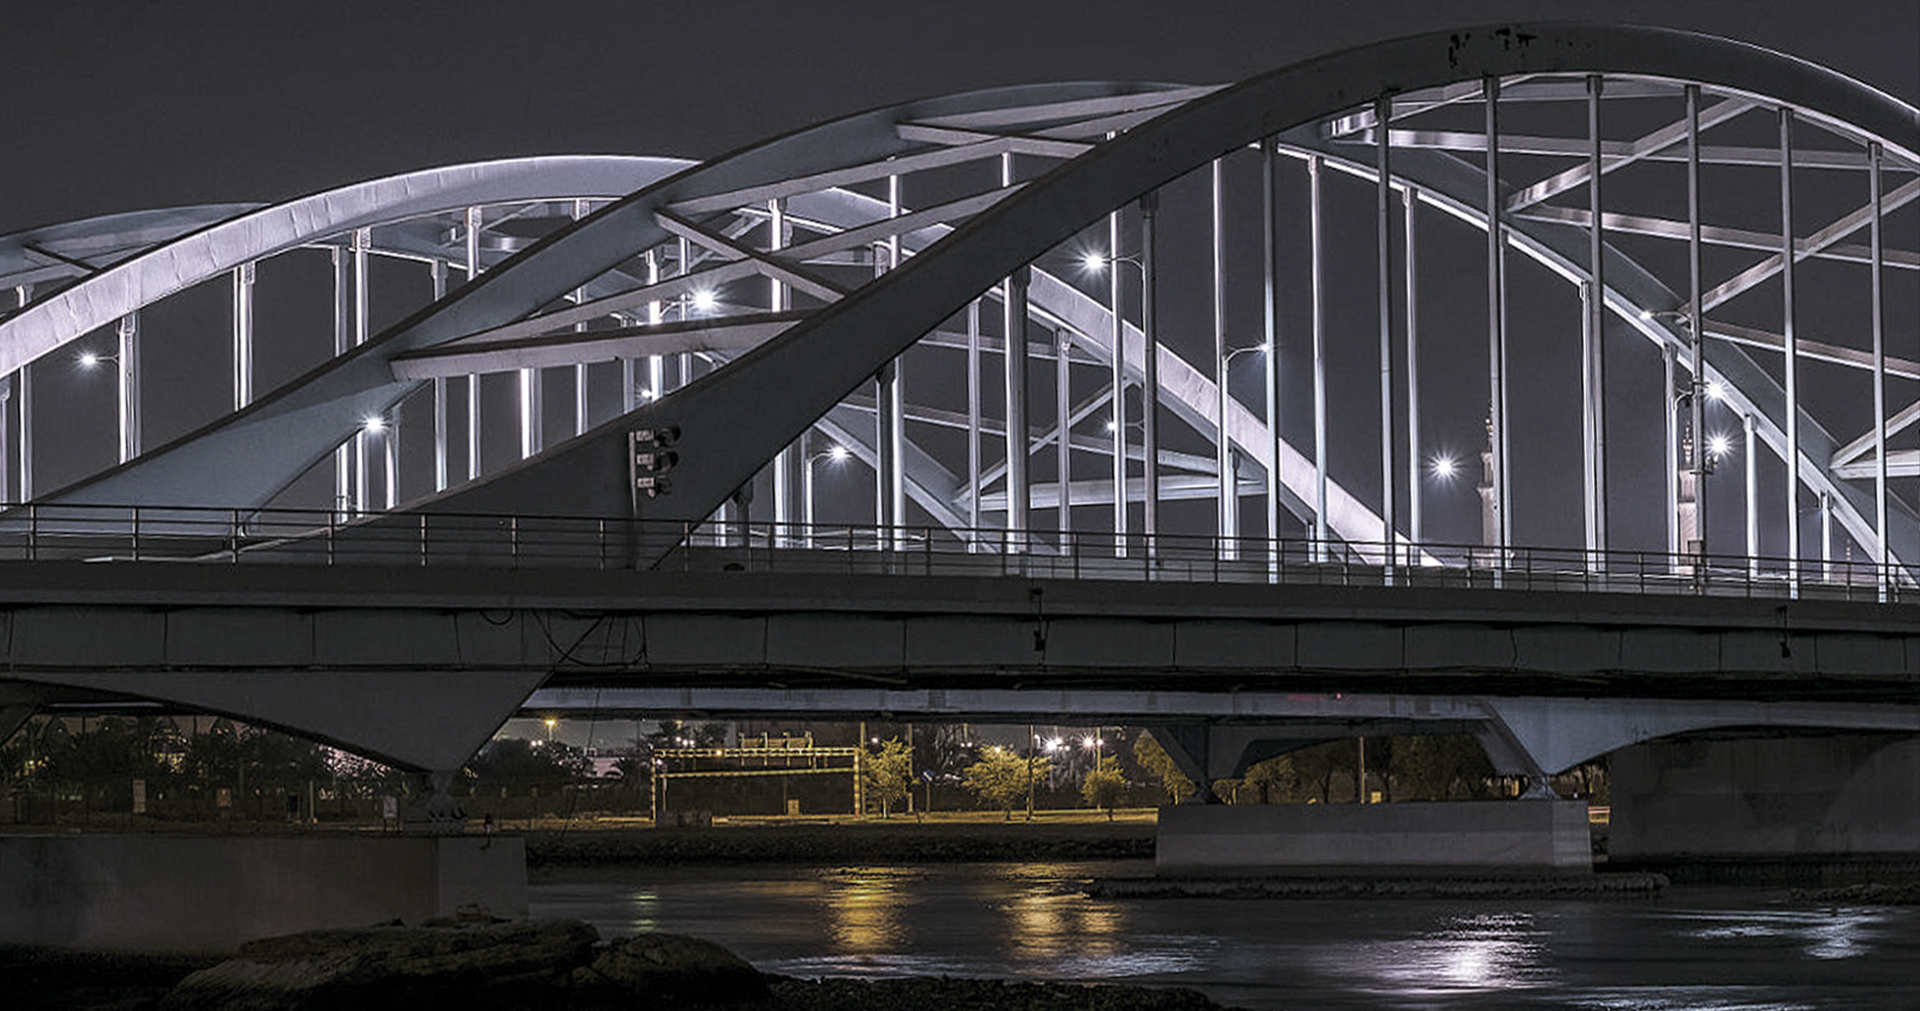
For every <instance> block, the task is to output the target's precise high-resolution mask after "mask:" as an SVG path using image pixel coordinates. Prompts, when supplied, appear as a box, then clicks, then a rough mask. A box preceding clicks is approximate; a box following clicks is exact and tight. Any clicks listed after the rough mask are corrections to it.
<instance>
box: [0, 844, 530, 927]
mask: <svg viewBox="0 0 1920 1011" xmlns="http://www.w3.org/2000/svg"><path fill="white" fill-rule="evenodd" d="M470 903H477V904H480V905H484V906H486V907H487V908H488V909H489V910H490V911H492V912H493V913H494V914H495V915H498V916H525V915H526V912H527V874H526V850H525V846H524V844H523V843H522V841H521V840H520V839H517V838H507V837H488V838H471V837H468V838H430V837H422V836H375V837H365V836H362V837H352V836H324V837H305V838H302V837H288V836H156V835H32V836H29V835H16V836H5V837H0V943H5V944H31V945H44V946H48V947H58V948H74V949H85V950H139V951H190V952H221V951H231V950H234V949H235V948H237V947H238V946H239V945H240V944H242V943H244V942H246V941H249V940H252V939H254V938H257V937H267V936H271V935H275V934H287V933H294V932H297V931H302V930H315V929H321V928H327V927H364V926H366V925H368V924H371V923H380V922H385V921H389V920H394V919H399V920H404V921H406V922H407V923H409V924H417V923H419V922H420V921H421V920H424V919H427V918H430V917H434V916H449V915H453V914H454V913H455V912H456V911H457V910H458V908H459V907H460V906H462V905H467V904H470Z"/></svg>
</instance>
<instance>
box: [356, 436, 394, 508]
mask: <svg viewBox="0 0 1920 1011" xmlns="http://www.w3.org/2000/svg"><path fill="white" fill-rule="evenodd" d="M361 427H362V428H364V429H365V430H366V432H367V434H368V435H377V436H380V441H381V448H382V449H383V450H384V452H383V453H382V454H381V456H382V458H383V459H382V468H381V469H382V474H381V478H382V480H381V483H382V484H383V485H385V488H384V489H383V491H384V497H385V499H386V507H387V511H388V512H392V511H393V507H394V506H395V505H398V504H399V501H400V494H399V492H400V423H399V422H398V421H390V420H388V419H386V418H383V417H381V416H379V415H377V414H376V415H374V416H373V417H370V418H368V419H367V420H366V421H365V422H364V423H362V426H361ZM359 477H360V482H361V484H362V485H363V487H361V488H360V489H359V490H358V499H359V503H358V504H359V506H360V509H359V511H360V512H365V511H366V498H367V494H366V488H365V487H364V485H365V483H366V478H367V476H366V473H365V469H364V468H362V471H361V473H360V475H359Z"/></svg>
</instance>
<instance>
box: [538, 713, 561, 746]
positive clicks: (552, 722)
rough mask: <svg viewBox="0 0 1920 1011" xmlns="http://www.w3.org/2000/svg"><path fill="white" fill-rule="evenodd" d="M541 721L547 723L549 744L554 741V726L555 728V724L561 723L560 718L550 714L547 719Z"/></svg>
mask: <svg viewBox="0 0 1920 1011" xmlns="http://www.w3.org/2000/svg"><path fill="white" fill-rule="evenodd" d="M541 722H542V723H545V724H546V725H547V743H548V744H552V743H553V728H554V727H555V726H557V725H558V724H559V723H560V721H559V720H558V719H557V718H555V717H552V716H549V717H547V718H546V719H544V720H542V721H541Z"/></svg>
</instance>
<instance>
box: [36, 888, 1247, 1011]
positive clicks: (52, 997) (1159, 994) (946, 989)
mask: <svg viewBox="0 0 1920 1011" xmlns="http://www.w3.org/2000/svg"><path fill="white" fill-rule="evenodd" d="M0 1006H5V1007H7V1008H9V1009H10V1011H41V1009H48V1011H52V1009H56V1008H57V1009H60V1011H417V1009H419V1008H434V1007H458V1008H460V1009H462V1011H616V1009H618V1011H668V1009H681V1008H700V1009H711V1011H892V1009H897V1008H902V1007H912V1008H917V1009H919V1011H1225V1009H1222V1008H1221V1006H1220V1005H1218V1004H1215V1003H1214V1002H1212V1001H1211V1000H1208V999H1207V998H1206V997H1205V996H1203V995H1201V994H1199V993H1197V992H1195V991H1192V990H1183V989H1156V988H1151V987H1139V986H1122V985H1114V984H1095V985H1083V984H1073V983H1029V982H1009V981H1003V980H983V979H948V978H938V979H930V978H908V979H884V980H854V979H819V980H810V979H795V978H792V977H786V976H777V975H772V974H768V973H762V972H760V971H758V970H756V969H754V968H753V966H751V965H749V964H748V963H747V962H746V961H744V960H742V959H741V958H740V957H739V956H737V955H735V954H733V953H732V952H731V951H728V950H727V949H725V948H723V947H721V946H720V945H717V944H714V943H712V942H710V941H704V940H701V939H699V938H692V937H683V936H680V935H675V934H663V933H642V934H636V935H633V936H630V937H621V938H614V939H613V940H611V941H606V942H603V941H601V939H600V937H599V934H598V932H597V931H596V930H595V929H594V928H593V927H592V926H591V925H589V924H586V923H582V922H579V921H577V920H515V921H506V920H498V919H495V918H494V917H492V916H489V915H487V914H486V913H485V911H484V910H480V909H468V910H463V912H462V915H461V916H460V917H457V918H448V919H442V920H430V921H428V922H426V923H424V924H421V925H419V926H412V927H409V926H405V925H402V924H388V925H381V926H374V927H367V928H362V929H353V930H317V931H308V932H306V933H301V934H292V935H287V936H284V937H272V938H265V939H262V940H259V941H253V942H250V943H248V944H246V945H243V946H242V947H241V949H240V951H239V952H238V953H237V954H236V955H235V956H234V957H232V958H228V959H224V960H218V961H215V960H212V959H204V958H201V959H196V958H186V957H180V956H138V955H84V954H77V953H66V952H51V951H46V950H44V949H22V948H0Z"/></svg>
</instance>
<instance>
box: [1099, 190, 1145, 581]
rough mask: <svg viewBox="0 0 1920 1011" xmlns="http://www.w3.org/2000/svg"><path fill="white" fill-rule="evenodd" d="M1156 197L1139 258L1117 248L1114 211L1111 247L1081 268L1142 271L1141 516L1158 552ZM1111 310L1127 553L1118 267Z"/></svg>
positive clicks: (1116, 477)
mask: <svg viewBox="0 0 1920 1011" xmlns="http://www.w3.org/2000/svg"><path fill="white" fill-rule="evenodd" d="M1153 207H1154V202H1153V201H1152V199H1151V198H1143V201H1142V204H1141V209H1142V212H1143V215H1144V216H1143V217H1142V219H1141V225H1140V227H1141V253H1140V255H1139V256H1138V257H1133V256H1121V255H1118V254H1117V253H1115V252H1112V250H1115V249H1118V248H1119V245H1120V226H1119V217H1118V215H1117V214H1116V215H1109V216H1108V219H1107V221H1108V224H1107V242H1108V246H1109V249H1108V250H1099V249H1090V250H1087V251H1086V252H1085V253H1084V254H1082V256H1081V258H1080V267H1081V269H1082V270H1083V271H1084V272H1086V273H1089V274H1096V275H1097V274H1101V273H1104V272H1105V271H1106V269H1107V265H1108V264H1112V263H1131V264H1133V265H1134V267H1136V268H1138V269H1139V271H1140V333H1141V336H1142V337H1143V338H1145V345H1146V346H1145V349H1144V353H1143V355H1142V358H1141V370H1140V371H1141V376H1140V379H1141V382H1140V414H1141V418H1140V449H1141V454H1140V457H1141V477H1143V478H1144V479H1145V482H1144V483H1145V484H1146V496H1145V500H1144V502H1143V503H1142V506H1143V509H1142V517H1141V519H1142V520H1143V525H1144V527H1145V531H1144V532H1145V533H1146V535H1147V538H1148V539H1147V544H1146V548H1147V552H1148V554H1152V552H1153V540H1152V538H1153V535H1154V533H1155V532H1157V530H1158V528H1159V514H1160V438H1159V425H1158V415H1159V407H1160V338H1159V324H1158V322H1157V315H1156V311H1155V308H1154V303H1155V296H1154V270H1153V266H1152V263H1151V262H1150V261H1151V260H1152V258H1153V256H1152V251H1153V218H1154V210H1153ZM1107 291H1108V301H1109V302H1110V303H1111V304H1110V305H1108V307H1107V309H1108V312H1109V313H1111V314H1112V317H1111V323H1112V330H1111V337H1110V338H1109V339H1110V340H1111V341H1112V343H1113V347H1112V348H1110V349H1109V350H1110V352H1111V357H1112V370H1113V376H1112V383H1113V403H1114V416H1115V423H1114V424H1113V425H1111V426H1109V427H1108V429H1107V434H1108V435H1110V436H1112V439H1113V446H1112V454H1113V511H1114V520H1113V529H1114V532H1115V535H1116V536H1115V537H1114V552H1115V554H1116V555H1118V556H1122V557H1124V556H1125V555H1126V553H1127V542H1126V528H1127V433H1126V427H1125V425H1124V420H1125V413H1124V412H1125V407H1124V404H1125V396H1124V394H1125V377H1124V376H1123V375H1122V372H1123V371H1124V366H1125V357H1126V355H1125V349H1124V347H1123V343H1124V341H1123V335H1124V332H1125V330H1126V326H1125V322H1124V320H1123V319H1122V318H1121V309H1120V273H1119V271H1115V272H1114V273H1113V274H1112V275H1111V276H1110V277H1109V278H1108V282H1107Z"/></svg>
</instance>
